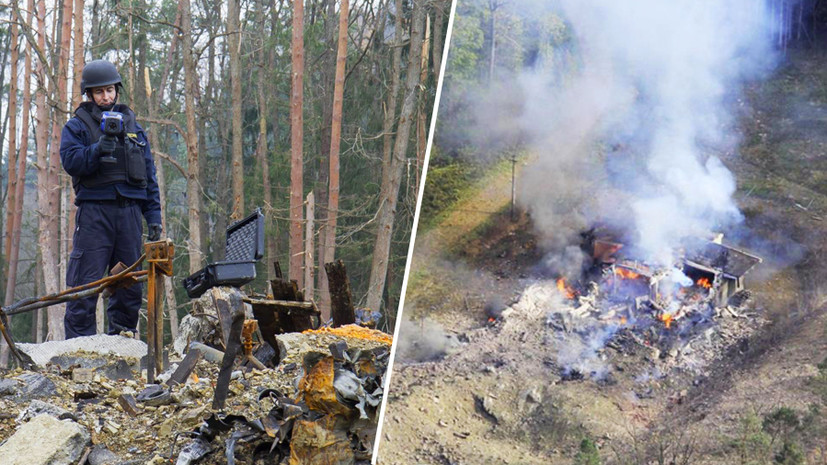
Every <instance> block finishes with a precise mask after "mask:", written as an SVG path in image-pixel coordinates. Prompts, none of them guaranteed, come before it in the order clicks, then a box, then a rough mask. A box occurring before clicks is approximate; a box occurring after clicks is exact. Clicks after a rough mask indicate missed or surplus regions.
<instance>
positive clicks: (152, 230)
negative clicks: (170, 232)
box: [146, 223, 164, 242]
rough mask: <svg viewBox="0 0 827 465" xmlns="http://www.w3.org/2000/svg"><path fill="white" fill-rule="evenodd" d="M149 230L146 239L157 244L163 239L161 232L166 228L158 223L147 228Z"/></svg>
mask: <svg viewBox="0 0 827 465" xmlns="http://www.w3.org/2000/svg"><path fill="white" fill-rule="evenodd" d="M147 228H148V229H149V230H148V231H147V233H146V239H147V241H149V242H155V241H157V240H160V239H161V231H163V229H164V228H162V227H161V225H160V224H158V223H150V224H149V225H148V227H147Z"/></svg>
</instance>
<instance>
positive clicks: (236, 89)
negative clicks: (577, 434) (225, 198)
mask: <svg viewBox="0 0 827 465" xmlns="http://www.w3.org/2000/svg"><path fill="white" fill-rule="evenodd" d="M240 9H241V6H240V4H239V0H230V3H229V9H228V13H227V42H228V44H229V49H230V50H229V52H230V82H231V85H232V94H233V96H232V100H233V102H232V108H233V153H232V163H231V166H232V173H233V208H232V212H231V214H230V218H231V219H233V220H234V221H238V220H240V219H241V218H243V217H244V158H243V153H242V147H241V143H242V133H241V131H242V126H241V123H242V122H243V121H242V119H241V57H240V55H241V50H240V48H241V27H240V19H239V16H240V12H239V10H240Z"/></svg>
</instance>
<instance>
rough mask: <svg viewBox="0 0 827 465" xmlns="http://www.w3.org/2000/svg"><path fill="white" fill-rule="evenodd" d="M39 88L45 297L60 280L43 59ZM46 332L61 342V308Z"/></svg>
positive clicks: (41, 11)
mask: <svg viewBox="0 0 827 465" xmlns="http://www.w3.org/2000/svg"><path fill="white" fill-rule="evenodd" d="M36 15H37V46H38V48H39V49H40V50H41V51H42V52H43V53H45V50H46V36H45V32H46V5H45V0H37V13H36ZM36 73H37V79H38V88H37V94H36V99H35V100H36V102H35V103H36V105H37V116H36V119H37V131H36V132H35V134H36V138H35V141H36V143H37V162H38V171H37V203H38V213H39V214H40V216H39V234H38V246H39V249H40V254H41V257H42V260H43V282H44V287H45V289H44V291H45V292H46V293H48V294H51V293H53V292H57V291H58V289H59V287H60V286H59V283H60V281H61V280H60V278H59V276H58V262H57V254H58V249H57V247H56V238H55V235H56V234H55V229H56V227H55V226H56V224H57V221H56V220H57V218H58V214H59V211H58V205H57V202H56V201H55V195H54V194H53V193H52V192H51V191H56V192H55V194H56V193H57V191H58V189H55V188H54V187H55V186H58V185H59V184H58V183H57V182H56V181H55V176H54V175H53V173H52V164H51V163H50V160H49V147H48V143H49V107H48V106H47V103H46V92H47V89H46V64H44V63H43V61H42V58H41V57H38V60H37V71H36ZM48 331H49V337H50V339H51V340H55V341H59V340H63V339H64V331H63V309H62V308H61V307H60V306H52V307H49V309H48Z"/></svg>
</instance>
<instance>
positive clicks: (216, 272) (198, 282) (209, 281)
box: [184, 209, 264, 299]
mask: <svg viewBox="0 0 827 465" xmlns="http://www.w3.org/2000/svg"><path fill="white" fill-rule="evenodd" d="M263 256H264V215H262V214H261V209H256V211H255V212H253V214H252V215H250V216H248V217H247V218H244V219H243V220H241V221H239V222H237V223H235V224H233V225H232V226H230V227H229V228H227V253H226V256H225V259H224V260H223V261H220V262H215V263H210V264H209V265H207V266H205V267H204V268H202V269H200V270H198V271H196V272H195V273H193V274H191V275H190V276H189V277H187V278H185V279H184V288H185V289H186V290H187V295H188V296H189V297H190V298H191V299H194V298H196V297H199V296H201V294H203V293H204V292H206V291H207V289H209V288H211V287H215V286H234V287H239V286H242V285H244V284H247V283H249V282H250V281H252V280H254V279H256V262H257V261H258V260H260V259H261V258H262V257H263Z"/></svg>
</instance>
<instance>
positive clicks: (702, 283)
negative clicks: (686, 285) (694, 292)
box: [695, 278, 712, 289]
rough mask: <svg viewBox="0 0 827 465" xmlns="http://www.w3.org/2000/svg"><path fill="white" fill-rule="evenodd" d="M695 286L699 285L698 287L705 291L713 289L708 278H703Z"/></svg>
mask: <svg viewBox="0 0 827 465" xmlns="http://www.w3.org/2000/svg"><path fill="white" fill-rule="evenodd" d="M695 284H697V285H698V286H701V287H702V288H704V289H712V283H711V282H709V279H707V278H701V279H699V280H698V282H696V283H695Z"/></svg>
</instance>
